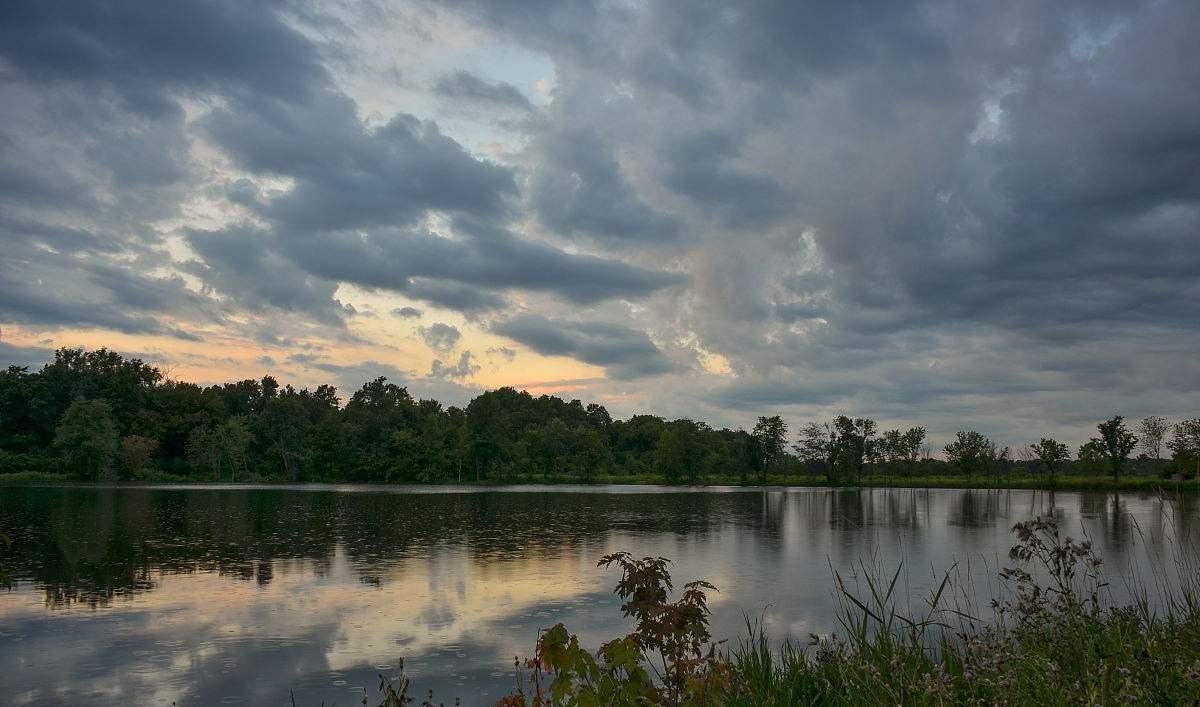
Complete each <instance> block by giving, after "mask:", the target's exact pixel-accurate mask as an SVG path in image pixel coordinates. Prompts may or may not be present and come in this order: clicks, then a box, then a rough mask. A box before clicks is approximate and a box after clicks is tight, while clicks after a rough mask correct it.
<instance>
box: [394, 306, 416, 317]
mask: <svg viewBox="0 0 1200 707" xmlns="http://www.w3.org/2000/svg"><path fill="white" fill-rule="evenodd" d="M392 316H394V317H399V318H400V319H420V318H421V310H419V309H417V308H416V307H397V308H396V309H393V310H392Z"/></svg>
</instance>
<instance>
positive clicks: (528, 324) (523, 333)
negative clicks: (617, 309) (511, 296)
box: [492, 314, 672, 380]
mask: <svg viewBox="0 0 1200 707" xmlns="http://www.w3.org/2000/svg"><path fill="white" fill-rule="evenodd" d="M492 331H493V332H494V333H496V334H499V335H500V336H506V337H508V338H510V339H512V340H513V341H516V342H518V343H520V344H523V345H525V346H527V347H529V348H530V349H532V350H533V351H536V352H537V353H539V354H542V355H543V356H569V357H571V358H575V359H578V360H580V361H583V362H584V363H590V364H592V365H594V366H603V367H604V369H605V372H606V373H607V374H608V375H609V376H611V377H613V378H617V379H620V380H629V379H633V378H641V377H645V376H653V375H658V374H661V373H666V372H668V371H670V370H671V368H672V367H671V364H670V362H669V361H668V360H667V358H666V356H664V355H663V353H662V351H660V350H659V348H658V347H657V346H655V345H654V342H653V341H651V340H650V337H649V336H647V335H646V332H644V331H639V330H637V329H630V328H628V327H625V326H621V325H619V324H611V323H607V322H599V321H583V322H573V321H567V320H561V319H547V318H546V317H543V316H540V315H537V314H520V315H517V316H515V317H513V318H512V319H508V320H505V321H500V322H495V323H494V324H492Z"/></svg>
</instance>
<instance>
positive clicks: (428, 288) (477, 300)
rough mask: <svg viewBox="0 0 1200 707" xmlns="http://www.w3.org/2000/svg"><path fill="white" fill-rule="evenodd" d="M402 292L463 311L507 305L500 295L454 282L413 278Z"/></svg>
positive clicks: (484, 310)
mask: <svg viewBox="0 0 1200 707" xmlns="http://www.w3.org/2000/svg"><path fill="white" fill-rule="evenodd" d="M404 293H405V294H406V295H408V296H409V297H414V298H416V299H419V300H422V301H425V302H428V303H430V304H432V305H435V306H438V307H444V308H446V309H453V310H456V311H459V312H464V313H475V312H487V311H490V310H497V309H504V308H505V307H507V306H508V301H507V300H505V299H504V298H503V297H501V296H500V295H497V294H493V293H491V292H487V291H484V290H481V289H479V288H478V287H472V286H470V285H464V284H461V283H455V282H445V281H438V280H426V279H415V280H411V281H410V282H409V284H408V286H407V287H406V288H405V290H404Z"/></svg>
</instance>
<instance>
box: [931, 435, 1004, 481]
mask: <svg viewBox="0 0 1200 707" xmlns="http://www.w3.org/2000/svg"><path fill="white" fill-rule="evenodd" d="M943 449H944V451H945V453H946V461H948V462H950V463H951V464H953V465H955V466H957V467H958V468H959V469H960V470H961V471H962V472H963V473H964V474H966V475H967V476H971V475H973V474H974V473H975V472H980V471H984V470H985V469H986V467H987V466H988V464H989V462H992V461H995V460H996V457H997V456H998V454H999V453H998V452H997V450H996V445H995V444H994V443H993V442H992V441H991V440H990V439H988V438H987V437H984V436H983V435H982V434H980V433H978V432H976V431H974V430H969V431H963V432H956V433H955V434H954V441H953V442H951V443H950V444H947V445H946V446H945V447H944V448H943Z"/></svg>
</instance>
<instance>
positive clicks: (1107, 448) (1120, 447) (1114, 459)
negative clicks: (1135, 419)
mask: <svg viewBox="0 0 1200 707" xmlns="http://www.w3.org/2000/svg"><path fill="white" fill-rule="evenodd" d="M1096 429H1097V430H1099V431H1100V436H1099V437H1093V438H1092V440H1091V441H1093V442H1096V443H1097V444H1099V445H1100V450H1101V451H1102V452H1103V453H1104V457H1105V459H1107V460H1108V466H1109V469H1111V470H1112V475H1113V478H1114V479H1120V478H1121V467H1122V466H1124V465H1125V460H1126V459H1128V458H1129V453H1130V452H1132V451H1133V449H1134V447H1136V446H1137V443H1138V438H1137V437H1136V436H1135V435H1134V434H1133V433H1132V432H1130V431H1129V430H1128V429H1127V428H1126V427H1125V418H1124V417H1122V416H1120V415H1114V416H1113V417H1110V418H1109V419H1107V420H1105V421H1104V422H1101V423H1100V424H1098V425H1096Z"/></svg>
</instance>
